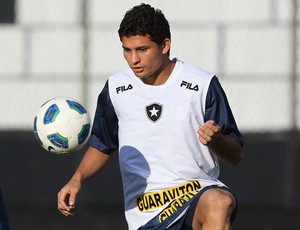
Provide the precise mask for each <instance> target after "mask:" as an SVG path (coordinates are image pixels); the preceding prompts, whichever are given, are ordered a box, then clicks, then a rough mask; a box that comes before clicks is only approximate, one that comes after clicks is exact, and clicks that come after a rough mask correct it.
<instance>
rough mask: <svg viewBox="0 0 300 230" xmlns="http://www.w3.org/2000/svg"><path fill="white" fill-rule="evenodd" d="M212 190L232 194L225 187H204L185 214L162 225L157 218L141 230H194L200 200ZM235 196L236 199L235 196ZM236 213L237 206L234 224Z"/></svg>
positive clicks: (232, 217)
mask: <svg viewBox="0 0 300 230" xmlns="http://www.w3.org/2000/svg"><path fill="white" fill-rule="evenodd" d="M212 188H219V189H224V190H227V191H229V192H231V191H230V190H229V189H228V188H227V187H225V186H222V187H221V186H219V185H211V186H207V187H204V188H203V189H201V190H200V191H199V193H198V194H197V195H196V196H195V197H193V199H192V200H191V202H190V203H189V204H188V206H187V207H186V211H185V212H183V211H182V212H181V213H180V212H179V213H177V214H176V215H172V216H170V217H169V218H167V219H166V220H165V221H163V222H162V223H158V221H157V218H154V219H153V220H151V221H149V222H148V223H147V224H145V225H144V226H142V227H140V228H139V230H165V229H166V230H192V229H193V228H192V223H193V218H194V213H195V209H196V207H197V204H198V201H199V198H200V196H201V195H202V194H203V192H205V191H207V190H209V189H212ZM231 193H232V192H231ZM232 194H233V193H232ZM233 196H234V197H235V195H234V194H233ZM235 199H236V197H235ZM236 204H237V199H236ZM236 213H237V205H236V207H235V210H234V211H233V213H232V216H231V223H233V221H234V219H235V216H236Z"/></svg>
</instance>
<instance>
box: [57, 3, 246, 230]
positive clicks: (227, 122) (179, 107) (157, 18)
mask: <svg viewBox="0 0 300 230" xmlns="http://www.w3.org/2000/svg"><path fill="white" fill-rule="evenodd" d="M119 36H120V40H121V42H122V47H123V54H124V57H125V59H126V61H127V62H128V65H129V67H130V68H129V69H127V70H125V71H122V72H119V73H116V74H114V75H112V76H110V77H109V79H108V81H107V82H106V84H105V86H104V88H103V90H102V92H101V93H100V95H99V98H98V104H97V110H96V114H95V119H94V124H93V130H92V135H91V138H90V147H89V149H88V150H87V152H86V154H85V156H84V158H83V159H82V162H81V163H80V165H79V167H78V169H77V170H76V172H75V174H74V175H73V177H72V178H71V180H70V181H69V182H68V183H67V184H66V185H65V186H64V187H63V188H62V189H61V191H60V192H59V193H58V209H59V210H60V212H61V213H62V214H64V215H66V216H68V215H73V209H74V204H75V200H76V195H77V193H78V191H79V190H80V188H81V186H82V184H83V183H84V182H86V180H87V179H88V178H90V177H91V176H92V175H94V174H95V173H96V172H98V171H99V170H101V169H102V168H103V166H104V165H105V164H106V162H107V161H108V160H109V158H110V156H111V154H112V153H113V152H114V151H116V150H118V154H119V161H120V162H119V163H120V169H121V174H122V179H123V187H124V197H125V216H126V219H127V222H128V226H129V229H130V230H135V229H149V230H150V229H151V230H153V229H195V230H198V229H214V230H215V229H230V227H231V222H232V221H233V219H234V215H235V212H236V199H235V197H234V195H233V194H232V193H231V192H230V190H229V189H228V188H227V187H226V186H225V185H224V184H223V183H222V182H221V181H219V180H218V179H217V178H218V175H219V164H218V159H221V160H224V161H226V162H229V163H232V164H234V165H235V164H237V163H238V162H239V161H240V160H241V158H242V145H243V139H242V135H241V134H240V132H239V131H238V128H237V126H236V123H235V120H234V117H233V115H232V113H231V110H230V107H229V104H228V102H227V99H226V96H225V93H224V91H223V90H222V88H221V86H220V84H219V82H218V79H217V78H216V76H215V75H214V74H211V73H208V72H206V71H204V70H202V69H200V68H198V67H195V66H193V65H190V64H187V63H184V62H182V61H179V60H177V59H173V60H171V59H170V58H169V52H170V45H171V36H170V29H169V24H168V21H167V20H166V19H165V17H164V15H163V14H162V12H161V11H160V10H155V9H154V8H153V7H151V6H150V5H147V4H141V5H138V6H135V7H134V8H132V9H131V10H129V11H128V12H127V13H126V15H125V16H124V18H123V20H122V22H121V25H120V28H119Z"/></svg>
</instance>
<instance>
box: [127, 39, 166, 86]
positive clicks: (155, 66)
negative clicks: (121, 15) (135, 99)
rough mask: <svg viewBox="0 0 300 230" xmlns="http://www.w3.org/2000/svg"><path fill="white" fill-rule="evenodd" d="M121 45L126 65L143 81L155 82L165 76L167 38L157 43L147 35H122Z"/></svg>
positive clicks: (147, 82)
mask: <svg viewBox="0 0 300 230" xmlns="http://www.w3.org/2000/svg"><path fill="white" fill-rule="evenodd" d="M122 47H123V54H124V57H125V59H126V61H127V63H128V65H129V66H130V68H131V69H132V70H133V72H134V74H135V75H136V76H137V77H139V78H140V79H141V80H142V81H143V82H144V83H146V84H155V83H156V82H157V80H158V78H163V77H165V76H164V74H163V73H164V70H165V68H166V66H167V65H168V64H169V57H168V55H167V53H168V51H169V48H170V40H169V39H166V40H165V42H164V43H163V44H162V45H158V44H157V43H155V42H153V41H151V39H150V37H149V36H141V35H136V36H129V37H123V38H122Z"/></svg>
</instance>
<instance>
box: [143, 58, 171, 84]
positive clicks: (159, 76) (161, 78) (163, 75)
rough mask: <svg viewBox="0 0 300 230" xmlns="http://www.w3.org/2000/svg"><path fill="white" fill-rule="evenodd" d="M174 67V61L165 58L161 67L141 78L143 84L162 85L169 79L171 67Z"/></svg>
mask: <svg viewBox="0 0 300 230" xmlns="http://www.w3.org/2000/svg"><path fill="white" fill-rule="evenodd" d="M174 67H175V62H174V61H171V60H170V59H168V60H166V61H165V63H164V64H163V65H162V67H161V68H160V69H159V70H158V71H157V73H154V74H153V75H152V76H151V77H148V78H145V79H141V80H142V82H143V83H144V84H147V85H153V86H156V85H163V84H164V83H166V81H167V80H168V79H169V77H170V75H171V73H172V71H173V69H174Z"/></svg>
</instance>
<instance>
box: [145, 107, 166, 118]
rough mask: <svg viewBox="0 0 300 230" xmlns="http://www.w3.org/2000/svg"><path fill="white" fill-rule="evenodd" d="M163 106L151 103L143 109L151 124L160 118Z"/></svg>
mask: <svg viewBox="0 0 300 230" xmlns="http://www.w3.org/2000/svg"><path fill="white" fill-rule="evenodd" d="M162 108H163V106H162V105H161V104H158V103H153V104H150V105H148V106H146V107H145V109H146V115H147V117H148V118H149V119H150V121H152V122H157V121H158V120H159V119H160V118H161V114H162Z"/></svg>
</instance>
